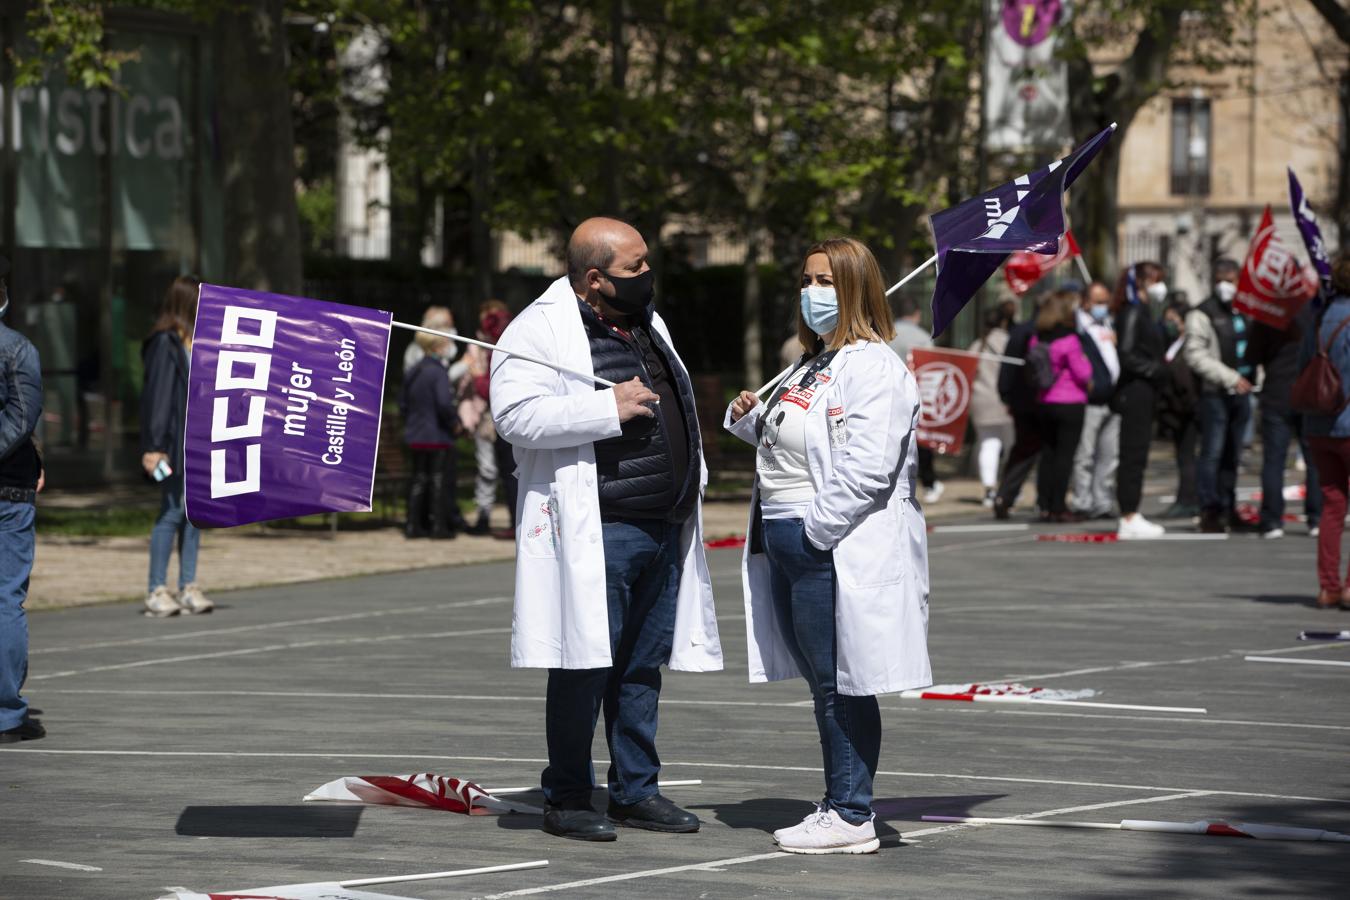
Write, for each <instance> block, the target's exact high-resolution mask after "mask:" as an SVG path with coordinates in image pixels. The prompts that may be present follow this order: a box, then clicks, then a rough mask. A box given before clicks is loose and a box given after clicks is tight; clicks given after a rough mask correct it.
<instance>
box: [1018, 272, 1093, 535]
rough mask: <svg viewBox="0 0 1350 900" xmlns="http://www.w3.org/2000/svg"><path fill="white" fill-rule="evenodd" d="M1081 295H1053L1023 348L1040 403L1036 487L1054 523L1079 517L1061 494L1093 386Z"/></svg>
mask: <svg viewBox="0 0 1350 900" xmlns="http://www.w3.org/2000/svg"><path fill="white" fill-rule="evenodd" d="M1082 299H1083V298H1082V295H1081V294H1080V293H1079V292H1078V291H1071V290H1061V291H1056V292H1055V293H1054V294H1052V295H1051V296H1050V299H1049V300H1047V301H1046V302H1045V303H1044V304H1043V305H1042V306H1041V309H1040V312H1039V313H1038V314H1037V316H1036V335H1035V336H1034V337H1033V338H1032V339H1031V344H1030V349H1029V350H1028V353H1027V377H1029V378H1031V379H1032V380H1033V383H1034V384H1035V385H1036V388H1037V391H1038V393H1037V401H1038V402H1039V404H1040V408H1039V411H1038V419H1039V423H1040V429H1041V445H1042V449H1041V462H1040V471H1039V472H1038V474H1037V482H1036V486H1037V490H1038V492H1039V493H1040V496H1041V503H1042V511H1041V515H1042V517H1043V518H1045V519H1047V520H1050V521H1056V522H1070V521H1076V520H1077V518H1078V517H1077V516H1076V515H1075V514H1073V513H1071V512H1069V511H1068V507H1067V505H1066V502H1065V497H1066V495H1067V494H1068V491H1069V479H1070V478H1071V477H1072V475H1073V457H1074V453H1075V452H1076V451H1077V449H1078V438H1079V436H1080V435H1081V434H1082V432H1083V416H1084V412H1085V411H1086V409H1087V402H1088V392H1089V389H1090V388H1091V386H1092V363H1091V362H1089V361H1088V358H1087V355H1086V354H1085V353H1084V352H1083V343H1082V338H1080V337H1079V335H1078V330H1077V327H1076V325H1077V321H1076V319H1075V312H1076V311H1077V309H1078V307H1079V306H1080V305H1081V303H1082Z"/></svg>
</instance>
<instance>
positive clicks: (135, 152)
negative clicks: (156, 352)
mask: <svg viewBox="0 0 1350 900" xmlns="http://www.w3.org/2000/svg"><path fill="white" fill-rule="evenodd" d="M107 24H108V28H109V35H108V42H109V46H110V47H112V48H113V49H118V50H132V51H136V52H137V54H138V58H137V59H135V60H133V61H131V62H128V63H126V64H125V65H124V66H123V68H122V70H121V73H120V77H119V89H118V90H115V91H107V90H98V89H94V90H90V89H86V88H83V87H80V86H78V85H71V84H70V83H68V82H67V81H66V79H65V78H64V77H63V74H62V73H61V72H59V71H53V72H50V73H49V74H48V75H47V77H46V79H45V80H44V81H43V83H42V84H41V85H38V86H33V87H21V88H17V89H16V88H15V86H14V84H13V79H12V69H8V68H7V70H6V73H5V77H4V79H3V82H2V83H0V110H2V111H3V112H2V113H0V209H3V211H4V215H3V217H2V218H0V246H2V247H4V248H5V251H4V252H5V253H6V255H8V256H9V257H10V258H11V260H12V262H13V271H12V272H11V274H10V277H9V286H10V297H11V301H12V305H11V308H10V312H9V313H8V317H7V322H8V324H9V325H11V326H12V327H14V328H17V329H19V330H20V331H22V332H23V333H24V334H26V335H27V336H28V337H29V338H30V339H31V340H32V341H33V343H34V344H35V345H36V346H37V348H38V351H39V352H40V354H41V357H42V377H43V390H44V395H45V396H44V408H43V417H42V418H43V420H42V426H41V431H40V439H41V442H42V446H43V450H44V454H45V456H46V458H47V463H48V471H49V476H48V481H49V483H51V484H52V485H53V486H57V485H65V486H69V485H77V484H89V483H98V482H102V481H106V480H109V479H114V480H116V479H120V478H125V477H134V476H135V474H136V472H137V470H138V469H137V465H136V462H135V459H136V457H138V456H139V450H138V447H139V439H138V430H139V421H138V420H139V409H138V403H137V398H138V397H139V395H140V388H141V358H140V347H141V342H142V341H143V340H144V338H145V337H146V335H147V333H148V331H149V329H150V326H151V324H152V323H153V321H154V317H155V313H156V310H157V307H158V304H159V300H160V298H161V297H162V296H163V293H164V291H165V290H166V288H167V287H168V285H169V283H170V282H171V281H172V280H173V278H174V277H175V276H176V275H179V274H183V273H199V274H200V275H201V276H202V277H204V278H208V279H209V278H211V277H212V276H213V275H216V274H217V273H218V272H219V271H220V269H221V262H222V260H221V249H220V247H221V226H220V187H219V184H220V178H219V174H218V152H217V143H216V129H215V126H214V119H213V114H212V110H213V108H214V106H213V103H212V95H211V81H210V79H209V78H208V77H206V76H207V75H208V74H209V73H210V71H211V57H212V47H211V41H210V39H209V35H208V34H206V33H205V32H202V31H200V30H198V29H196V28H195V27H194V26H193V25H192V23H189V22H186V21H183V20H179V19H173V18H165V17H159V16H138V15H124V16H121V17H115V16H112V15H111V14H110V15H109V19H108V23H107ZM22 29H23V19H22V17H21V16H17V15H16V16H9V17H6V18H3V19H2V20H0V43H2V44H3V46H0V53H3V54H4V55H5V56H8V54H9V51H10V48H11V47H12V46H15V42H17V46H18V47H19V48H20V52H23V51H24V49H25V48H24V43H23V31H22ZM11 198H13V199H12V200H11Z"/></svg>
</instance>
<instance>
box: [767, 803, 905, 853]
mask: <svg viewBox="0 0 1350 900" xmlns="http://www.w3.org/2000/svg"><path fill="white" fill-rule="evenodd" d="M780 834H781V835H782V837H778V836H779V835H780ZM774 837H776V838H777V839H778V846H779V847H780V848H782V849H783V850H786V851H787V852H788V853H812V854H823V853H876V852H877V848H878V847H880V846H881V841H879V840H877V830H876V828H875V827H874V826H873V825H872V819H871V818H869V819H868V820H867V821H866V822H864V823H862V824H861V825H850V824H849V823H847V822H845V821H844V820H843V819H841V818H839V814H838V813H837V812H835V811H834V810H832V809H831V810H820V811H817V812H813V813H811V815H809V816H807V817H806V818H805V819H804V820H803V821H802V823H801V824H800V825H798V826H797V827H795V828H788V829H784V830H783V831H781V832H778V831H775V832H774Z"/></svg>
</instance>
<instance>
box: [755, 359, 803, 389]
mask: <svg viewBox="0 0 1350 900" xmlns="http://www.w3.org/2000/svg"><path fill="white" fill-rule="evenodd" d="M795 368H796V366H795V365H791V366H788V367H787V368H786V369H784V370H783V371H781V372H779V373H778V374H777V375H775V376H773V377H772V378H770V379H769V380H768V381H766V382H765V383H764V386H763V387H762V388H760V389H759V390H757V391H755V394H756V395H759V394H762V393H764V392H765V391H767V390H768V389H769V388H771V387H773V386H774V385H775V384H778V382H780V381H782V380H783V379H784V378H786V377H788V376H789V375H791V374H792V370H793V369H795Z"/></svg>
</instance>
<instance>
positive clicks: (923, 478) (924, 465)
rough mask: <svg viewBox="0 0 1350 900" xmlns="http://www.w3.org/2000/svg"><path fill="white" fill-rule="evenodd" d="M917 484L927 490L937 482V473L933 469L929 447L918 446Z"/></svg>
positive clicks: (931, 452)
mask: <svg viewBox="0 0 1350 900" xmlns="http://www.w3.org/2000/svg"><path fill="white" fill-rule="evenodd" d="M919 484H921V485H923V486H924V488H926V489H928V490H932V488H933V485H935V484H937V473H936V472H934V471H933V450H932V448H930V447H920V448H919Z"/></svg>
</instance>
